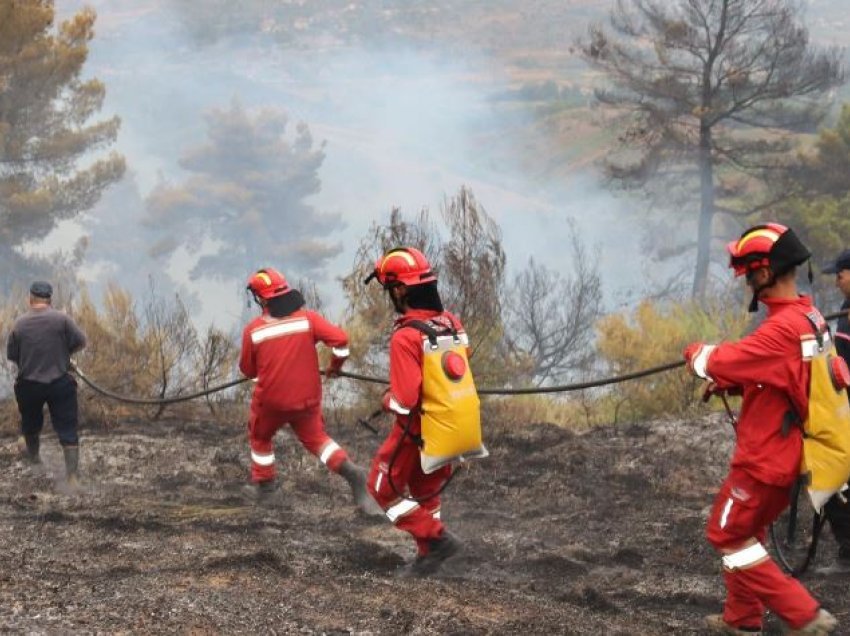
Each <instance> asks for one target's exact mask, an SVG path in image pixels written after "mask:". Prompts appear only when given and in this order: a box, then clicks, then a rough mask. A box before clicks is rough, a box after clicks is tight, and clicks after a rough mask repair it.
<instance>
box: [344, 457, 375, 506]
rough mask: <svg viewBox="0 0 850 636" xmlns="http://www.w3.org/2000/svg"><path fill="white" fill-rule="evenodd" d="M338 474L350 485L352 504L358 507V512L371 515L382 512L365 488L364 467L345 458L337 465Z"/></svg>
mask: <svg viewBox="0 0 850 636" xmlns="http://www.w3.org/2000/svg"><path fill="white" fill-rule="evenodd" d="M339 474H340V476H342V478H343V479H345V481H347V482H348V485H349V486H350V487H351V495H352V497H354V504H355V505H356V506H357V507H358V508H359V509H360V512H362V513H363V514H366V515H369V516H372V517H376V516H378V515H383V514H384V511H383V510H382V509H381V507H380V506H379V505H378V504H377V502H376V501H375V500H374V499H372V495H370V494H369V491H368V490H367V489H366V470H365V469H364V468H362V467H360V466H358V465H357V464H355V463H354V462H352V461H351V460H349V459H346V460H345V461H344V462H342V465H340V467H339Z"/></svg>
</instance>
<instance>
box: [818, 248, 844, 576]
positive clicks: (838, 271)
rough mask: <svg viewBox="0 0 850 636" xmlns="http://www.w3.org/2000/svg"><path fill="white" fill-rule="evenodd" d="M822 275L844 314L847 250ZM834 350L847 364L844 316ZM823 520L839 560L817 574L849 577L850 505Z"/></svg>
mask: <svg viewBox="0 0 850 636" xmlns="http://www.w3.org/2000/svg"><path fill="white" fill-rule="evenodd" d="M823 273H824V274H835V286H836V287H838V289H839V290H840V291H841V293H842V294H843V295H844V304H843V305H841V309H842V310H843V311H845V312H846V311H847V310H848V309H850V250H844V251H843V252H841V254H839V255H838V258H836V259H835V262H834V263H833V264H831V265H829V266H827V267H824V268H823ZM835 348H836V349H837V350H838V354H839V355H840V356H841V357H842V358H844V361H845V362H846V363H847V364H848V365H850V320H848V319H847V314H846V313H845V314H844V315H843V316H842V317H841V318H839V319H838V324H837V325H836V328H835ZM826 518H827V519H829V527H830V529H831V530H832V534H833V536H835V540H836V542H837V543H838V559H837V560H836V561H835V563H833V564H831V565H828V566H826V567H824V568H819V569H818V570H817V573H818V574H850V503H849V502H848V501H847V500H846V493H845V499H842V498H841V497H833V498H832V499H830V500H829V502H828V503H827V504H826Z"/></svg>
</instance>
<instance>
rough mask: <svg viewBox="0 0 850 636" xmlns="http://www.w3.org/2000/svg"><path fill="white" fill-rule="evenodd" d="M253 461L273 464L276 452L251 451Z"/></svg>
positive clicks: (268, 464) (259, 463)
mask: <svg viewBox="0 0 850 636" xmlns="http://www.w3.org/2000/svg"><path fill="white" fill-rule="evenodd" d="M251 461H252V462H254V463H255V464H258V465H260V466H271V465H272V464H274V453H255V452H254V451H251Z"/></svg>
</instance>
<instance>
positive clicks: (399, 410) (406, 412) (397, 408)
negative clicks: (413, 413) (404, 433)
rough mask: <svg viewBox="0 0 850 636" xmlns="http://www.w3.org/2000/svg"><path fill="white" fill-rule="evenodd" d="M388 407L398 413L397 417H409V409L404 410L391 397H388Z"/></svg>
mask: <svg viewBox="0 0 850 636" xmlns="http://www.w3.org/2000/svg"><path fill="white" fill-rule="evenodd" d="M389 407H390V410H391V411H393V412H395V413H398V414H399V415H410V409H406V408H404V407H403V406H402V405H401V404H399V403H398V400H396V399H395V398H394V397H393V396H390V403H389Z"/></svg>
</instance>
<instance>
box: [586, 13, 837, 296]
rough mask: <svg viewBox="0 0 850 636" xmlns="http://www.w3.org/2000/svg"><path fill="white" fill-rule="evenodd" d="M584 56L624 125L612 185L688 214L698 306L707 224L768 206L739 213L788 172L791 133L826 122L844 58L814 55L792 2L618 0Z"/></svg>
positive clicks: (707, 248) (834, 53)
mask: <svg viewBox="0 0 850 636" xmlns="http://www.w3.org/2000/svg"><path fill="white" fill-rule="evenodd" d="M582 52H583V54H584V57H585V59H586V60H587V61H588V62H589V63H590V64H591V66H593V67H594V68H597V69H599V70H601V71H602V72H604V74H605V75H606V76H607V78H608V80H610V83H611V88H610V89H606V90H600V91H599V92H598V93H597V96H598V98H599V100H600V101H601V102H602V103H603V104H605V105H607V106H609V107H610V108H611V110H612V111H613V112H617V113H624V114H626V116H627V117H628V118H629V119H628V123H627V126H626V127H625V130H624V132H623V134H622V135H621V142H622V150H623V152H622V153H619V155H618V156H617V157H616V158H615V160H614V161H612V162H611V163H610V164H609V168H610V170H611V175H612V176H613V177H615V178H616V179H618V180H619V181H621V182H623V183H632V184H636V185H638V186H641V187H644V186H647V185H648V184H649V185H650V187H651V186H652V185H654V186H655V188H656V189H657V191H658V192H660V193H661V197H663V203H664V204H667V205H668V206H669V207H671V208H673V207H676V208H678V209H679V210H690V209H695V212H696V213H695V214H688V215H687V218H688V219H689V220H692V221H695V222H696V226H697V241H696V248H697V258H696V266H695V271H694V278H693V286H692V294H693V295H694V296H695V297H698V298H701V297H702V296H703V295H704V293H705V290H706V283H707V280H708V269H709V262H710V253H711V239H712V235H713V232H714V230H715V228H714V227H713V226H714V218H715V215H716V214H717V213H718V212H724V213H726V214H728V215H731V217H733V218H734V217H737V218H738V219H746V218H747V217H749V216H750V214H751V213H752V212H753V211H754V209H757V208H758V207H759V205H764V204H766V203H768V202H767V201H764V200H762V201H761V202H759V204H756V205H745V206H741V205H740V204H741V202H742V200H745V199H746V198H747V197H748V196H751V195H752V191H753V189H754V188H758V185H757V183H759V181H758V180H762V181H761V182H762V183H763V180H764V179H765V178H770V177H771V172H772V171H773V172H775V170H777V169H779V168H783V167H784V162H785V161H786V160H787V157H788V156H789V153H788V150H789V148H790V142H791V139H790V138H789V136H788V134H787V133H788V132H789V131H801V130H811V129H812V128H813V127H814V125H815V124H816V123H817V122H818V121H819V119H820V117H822V116H823V114H824V113H825V112H826V111H827V107H828V106H829V102H830V100H829V94H830V91H831V90H832V89H834V88H835V87H836V86H838V85H840V84H841V83H842V82H843V80H844V75H843V72H844V64H843V58H842V53H841V52H840V51H838V50H836V49H828V50H817V49H816V48H814V47H812V46H811V44H810V42H809V36H808V32H807V30H806V28H805V27H804V25H803V24H802V21H801V8H800V5H799V3H798V2H796V1H795V0H617V2H616V4H615V8H614V10H613V11H612V13H611V18H610V24H609V27H608V28H606V27H602V26H598V25H597V26H593V27H591V29H590V32H589V34H588V38H587V41H586V42H584V43H583V46H582ZM677 194H679V195H681V198H680V199H679V200H674V198H675V197H676V195H677ZM718 199H725V201H723V202H722V203H725V204H726V205H718V202H719V201H718ZM697 201H698V202H699V203H698V204H697V205H695V203H696V202H697ZM682 234H683V235H684V233H682ZM724 234H726V232H724ZM668 236H669V233H668V235H667V236H665V238H664V240H666V241H667V245H666V246H665V247H667V248H668V249H672V247H674V246H670V245H669V240H668Z"/></svg>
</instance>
